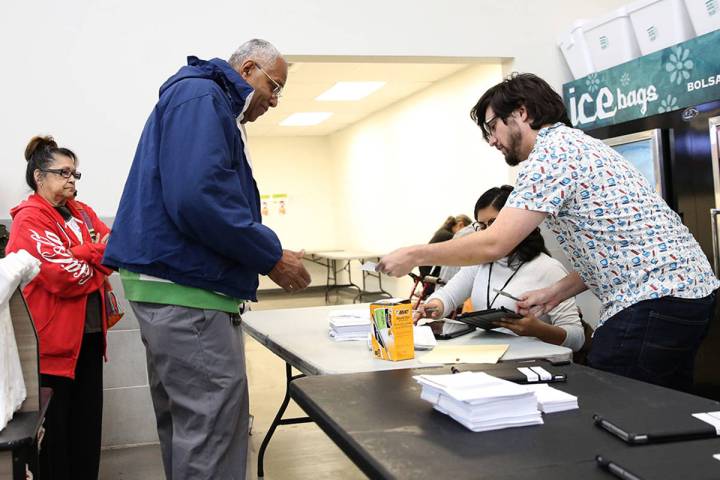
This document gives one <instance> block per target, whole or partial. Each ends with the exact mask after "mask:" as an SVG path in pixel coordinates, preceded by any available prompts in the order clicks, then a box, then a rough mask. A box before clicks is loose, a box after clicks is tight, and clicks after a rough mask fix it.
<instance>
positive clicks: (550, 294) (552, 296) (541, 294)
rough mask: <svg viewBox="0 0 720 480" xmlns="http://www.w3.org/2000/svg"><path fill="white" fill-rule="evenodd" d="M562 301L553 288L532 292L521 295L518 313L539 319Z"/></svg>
mask: <svg viewBox="0 0 720 480" xmlns="http://www.w3.org/2000/svg"><path fill="white" fill-rule="evenodd" d="M562 300H563V299H562V298H560V296H559V295H557V294H556V293H555V289H554V288H553V286H550V287H547V288H541V289H539V290H531V291H529V292H525V293H523V294H522V295H520V301H519V302H517V308H518V313H520V314H521V315H528V314H532V315H534V316H536V317H539V316H540V315H543V314H545V313H548V312H549V311H550V310H552V309H553V308H555V307H557V306H558V304H560V302H561V301H562Z"/></svg>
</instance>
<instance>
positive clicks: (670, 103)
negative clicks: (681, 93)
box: [658, 95, 678, 113]
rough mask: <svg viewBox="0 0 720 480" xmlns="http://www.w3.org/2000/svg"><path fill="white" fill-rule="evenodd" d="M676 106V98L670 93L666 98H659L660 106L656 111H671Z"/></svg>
mask: <svg viewBox="0 0 720 480" xmlns="http://www.w3.org/2000/svg"><path fill="white" fill-rule="evenodd" d="M676 108H678V99H677V98H675V97H673V96H672V95H668V96H667V97H666V98H663V99H662V100H660V106H659V107H658V113H665V112H671V111H673V110H675V109H676Z"/></svg>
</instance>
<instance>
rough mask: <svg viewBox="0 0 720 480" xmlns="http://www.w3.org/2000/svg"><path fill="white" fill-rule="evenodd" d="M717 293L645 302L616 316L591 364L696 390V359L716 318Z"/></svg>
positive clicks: (599, 338)
mask: <svg viewBox="0 0 720 480" xmlns="http://www.w3.org/2000/svg"><path fill="white" fill-rule="evenodd" d="M714 305H715V292H713V293H711V294H710V295H708V296H707V297H703V298H697V299H687V298H677V297H663V298H658V299H654V300H644V301H642V302H638V303H636V304H635V305H632V306H630V307H628V308H626V309H624V310H622V311H620V312H618V313H617V314H615V315H613V316H612V317H610V318H609V319H608V320H607V321H606V322H605V323H604V324H603V325H602V326H601V327H600V328H598V329H597V330H596V331H595V335H594V336H593V341H592V348H591V350H590V355H589V356H588V365H589V366H591V367H593V368H597V369H599V370H604V371H606V372H612V373H617V374H618V375H623V376H625V377H630V378H635V379H637V380H642V381H644V382H649V383H654V384H656V385H662V386H665V387H669V388H674V389H678V390H685V391H687V390H690V388H691V387H692V383H693V368H694V366H695V354H696V353H697V350H698V348H699V347H700V343H701V342H702V340H703V338H704V337H705V334H706V333H707V330H708V327H709V325H710V320H711V319H712V317H713V315H714Z"/></svg>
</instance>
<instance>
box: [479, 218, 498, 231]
mask: <svg viewBox="0 0 720 480" xmlns="http://www.w3.org/2000/svg"><path fill="white" fill-rule="evenodd" d="M494 222H495V219H494V218H491V219H490V220H488V221H487V222H474V227H475V231H478V230H485V229H486V228H490V225H492V224H493V223H494Z"/></svg>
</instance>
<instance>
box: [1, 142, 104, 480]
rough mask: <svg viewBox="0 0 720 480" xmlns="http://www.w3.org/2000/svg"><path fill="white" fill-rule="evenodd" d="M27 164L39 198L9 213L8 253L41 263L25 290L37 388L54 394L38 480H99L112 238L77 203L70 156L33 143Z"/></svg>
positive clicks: (72, 156)
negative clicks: (107, 257)
mask: <svg viewBox="0 0 720 480" xmlns="http://www.w3.org/2000/svg"><path fill="white" fill-rule="evenodd" d="M25 159H26V160H27V171H26V175H25V179H26V181H27V184H28V185H29V186H30V188H31V189H32V190H33V192H34V193H33V194H32V195H30V196H29V197H28V198H27V199H26V200H25V201H23V202H22V203H21V204H20V205H18V206H17V207H15V208H13V209H12V210H11V212H10V213H11V215H12V218H13V223H12V226H11V231H10V239H9V241H8V245H7V252H14V251H17V250H20V249H25V250H27V251H28V252H30V254H31V255H34V256H35V257H37V258H38V259H39V260H40V261H41V262H42V264H41V267H40V274H39V275H37V276H36V277H35V278H34V279H33V280H32V281H31V282H30V283H29V284H28V285H27V286H26V287H25V289H24V290H23V293H24V295H25V299H26V301H27V303H28V307H29V308H30V313H31V314H32V318H33V321H34V322H35V328H36V329H37V332H38V337H39V344H40V345H39V346H40V374H41V375H40V384H41V386H43V387H50V388H52V389H53V397H52V400H51V401H50V405H49V408H48V412H47V416H46V418H45V429H46V433H45V440H44V443H43V448H42V450H41V454H40V471H41V478H53V479H70V478H72V479H73V480H79V479H83V480H84V479H93V480H95V479H97V476H98V469H99V465H100V435H101V425H102V367H103V366H102V358H103V355H104V352H105V334H106V331H107V328H106V325H107V322H106V318H105V309H104V308H103V302H104V289H103V284H104V282H105V277H106V275H107V274H109V273H110V271H109V270H107V269H106V268H105V267H103V266H102V265H101V264H100V262H101V261H102V257H103V253H104V251H105V244H106V243H107V239H108V235H109V233H110V230H109V229H108V227H107V226H106V225H105V224H103V223H102V222H101V221H100V220H99V219H98V218H97V215H95V212H93V211H92V210H91V209H90V208H89V207H87V206H86V205H84V204H82V203H80V202H78V201H76V200H74V198H75V182H76V181H77V180H79V179H80V172H78V171H77V170H76V166H77V159H76V157H75V154H74V153H73V152H72V151H70V150H68V149H67V148H59V147H58V146H57V143H55V141H54V140H53V139H52V137H49V136H48V137H34V138H33V139H32V140H30V143H29V144H28V146H27V148H26V149H25ZM83 210H84V212H83ZM84 219H85V220H88V219H89V220H90V222H92V225H91V226H90V228H88V225H87V224H86V222H85V221H83V220H84ZM93 227H94V231H92V230H93Z"/></svg>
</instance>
